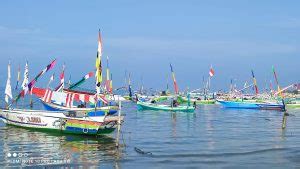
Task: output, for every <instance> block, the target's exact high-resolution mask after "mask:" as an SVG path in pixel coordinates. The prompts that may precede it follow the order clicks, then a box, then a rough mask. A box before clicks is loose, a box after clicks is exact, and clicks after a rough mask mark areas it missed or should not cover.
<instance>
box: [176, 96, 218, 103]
mask: <svg viewBox="0 0 300 169" xmlns="http://www.w3.org/2000/svg"><path fill="white" fill-rule="evenodd" d="M179 99H180V101H181V102H183V103H187V102H188V98H186V97H179ZM190 102H192V103H196V104H215V103H216V100H215V99H206V100H204V99H195V98H191V99H190Z"/></svg>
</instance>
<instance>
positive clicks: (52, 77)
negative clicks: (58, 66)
mask: <svg viewBox="0 0 300 169" xmlns="http://www.w3.org/2000/svg"><path fill="white" fill-rule="evenodd" d="M53 80H54V73H53V74H52V75H51V76H50V79H49V82H48V85H47V88H49V86H50V84H51V83H52V82H53Z"/></svg>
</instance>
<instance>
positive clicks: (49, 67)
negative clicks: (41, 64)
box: [15, 59, 56, 102]
mask: <svg viewBox="0 0 300 169" xmlns="http://www.w3.org/2000/svg"><path fill="white" fill-rule="evenodd" d="M55 64H56V59H55V60H53V61H52V62H51V63H50V64H49V65H47V67H46V68H45V69H43V70H42V71H41V72H40V73H39V74H38V75H37V76H36V77H35V78H34V79H33V80H32V81H30V83H29V84H28V85H27V86H25V89H23V90H22V91H21V92H20V93H19V94H18V96H17V97H16V99H15V101H16V102H17V101H18V100H19V99H20V97H21V96H24V95H26V94H27V92H28V91H31V89H32V88H33V86H34V84H35V83H36V82H37V80H38V79H39V78H40V77H41V76H42V75H43V74H44V73H46V72H48V71H49V70H50V69H52V68H53V67H54V66H55ZM26 65H27V64H26ZM25 71H26V69H25ZM27 72H28V71H27ZM24 74H25V73H24Z"/></svg>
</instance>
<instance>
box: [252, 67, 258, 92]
mask: <svg viewBox="0 0 300 169" xmlns="http://www.w3.org/2000/svg"><path fill="white" fill-rule="evenodd" d="M251 73H252V78H253V84H254V87H255V93H256V94H258V87H257V83H256V79H255V76H254V72H253V70H251Z"/></svg>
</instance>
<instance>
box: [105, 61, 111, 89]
mask: <svg viewBox="0 0 300 169" xmlns="http://www.w3.org/2000/svg"><path fill="white" fill-rule="evenodd" d="M108 62H109V58H108V56H107V57H106V91H107V92H109V93H111V92H110V79H109V77H110V73H109V63H108Z"/></svg>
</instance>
